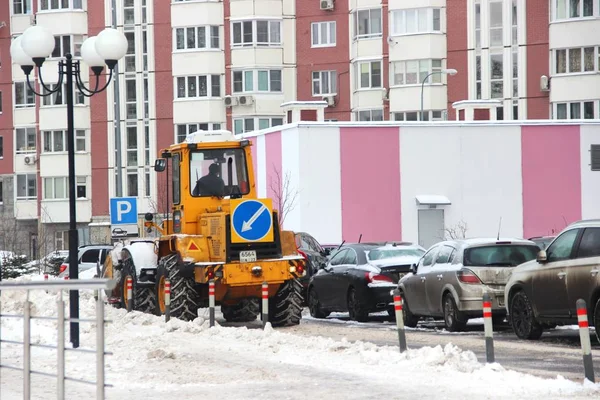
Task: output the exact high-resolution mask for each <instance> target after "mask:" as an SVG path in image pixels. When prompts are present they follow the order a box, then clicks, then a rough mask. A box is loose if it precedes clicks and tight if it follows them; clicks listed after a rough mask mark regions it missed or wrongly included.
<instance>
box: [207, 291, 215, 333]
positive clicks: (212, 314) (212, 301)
mask: <svg viewBox="0 0 600 400" xmlns="http://www.w3.org/2000/svg"><path fill="white" fill-rule="evenodd" d="M208 312H209V316H210V326H215V281H214V280H212V279H211V280H210V281H208Z"/></svg>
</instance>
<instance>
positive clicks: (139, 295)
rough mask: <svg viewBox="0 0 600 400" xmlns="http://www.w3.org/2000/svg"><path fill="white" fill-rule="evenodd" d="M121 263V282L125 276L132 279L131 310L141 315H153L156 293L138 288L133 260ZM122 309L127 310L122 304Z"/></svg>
mask: <svg viewBox="0 0 600 400" xmlns="http://www.w3.org/2000/svg"><path fill="white" fill-rule="evenodd" d="M122 263H123V270H122V273H121V277H122V278H121V280H124V279H125V277H126V276H127V275H131V277H132V279H133V309H134V310H135V311H140V312H143V313H154V307H155V303H156V293H155V292H154V290H153V288H147V287H140V286H138V284H137V272H136V270H135V265H134V263H133V259H131V258H126V259H125V260H123V261H122ZM123 286H124V285H123ZM123 286H121V287H123ZM124 308H127V304H124Z"/></svg>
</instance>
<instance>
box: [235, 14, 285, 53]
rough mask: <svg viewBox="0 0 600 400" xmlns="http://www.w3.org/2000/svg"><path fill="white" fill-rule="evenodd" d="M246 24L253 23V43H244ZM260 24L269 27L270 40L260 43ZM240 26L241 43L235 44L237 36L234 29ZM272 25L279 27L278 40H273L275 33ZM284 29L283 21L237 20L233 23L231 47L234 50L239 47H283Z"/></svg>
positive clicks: (262, 19)
mask: <svg viewBox="0 0 600 400" xmlns="http://www.w3.org/2000/svg"><path fill="white" fill-rule="evenodd" d="M244 22H252V41H251V42H244ZM258 22H267V27H268V37H269V38H268V40H267V41H266V42H259V41H258V29H257V24H258ZM237 24H240V32H241V37H240V39H241V41H240V42H239V43H236V42H235V36H234V34H233V32H234V29H235V25H237ZM271 25H274V26H277V27H278V28H277V29H278V32H279V33H278V34H277V35H276V36H278V38H276V39H278V40H272V39H273V38H272V35H273V33H274V32H273V31H272V28H271ZM282 28H283V24H282V20H281V19H264V18H261V19H252V20H248V19H246V20H235V21H231V33H230V37H231V41H230V43H231V47H232V48H239V47H281V46H282V43H283V40H282V37H281V36H282Z"/></svg>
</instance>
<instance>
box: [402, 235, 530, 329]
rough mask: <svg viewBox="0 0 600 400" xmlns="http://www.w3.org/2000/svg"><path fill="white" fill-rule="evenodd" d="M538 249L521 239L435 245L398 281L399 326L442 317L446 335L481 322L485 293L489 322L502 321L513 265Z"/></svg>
mask: <svg viewBox="0 0 600 400" xmlns="http://www.w3.org/2000/svg"><path fill="white" fill-rule="evenodd" d="M538 251H539V248H538V247H537V245H536V244H535V243H533V242H531V241H529V240H523V239H501V240H499V239H488V238H476V239H461V240H449V241H443V242H440V243H437V244H435V245H433V246H432V247H430V248H429V250H428V251H427V253H426V254H425V255H424V256H423V257H422V258H421V259H420V260H419V261H418V263H417V264H416V265H415V266H413V268H412V273H411V274H408V275H406V276H405V277H403V278H402V279H401V280H400V282H399V283H398V290H400V292H401V295H402V297H403V299H404V307H403V312H404V324H405V325H406V326H409V327H415V326H417V323H418V321H419V319H420V318H421V317H433V318H434V319H437V318H443V319H444V323H445V326H446V329H448V330H449V331H452V332H454V331H461V330H464V329H465V327H466V325H467V322H468V320H469V319H470V318H481V316H482V301H483V294H484V292H488V293H489V294H490V296H491V297H492V314H493V316H494V317H493V318H494V321H495V322H496V323H499V322H501V321H503V320H504V317H505V316H506V310H505V308H504V305H505V304H504V285H505V284H506V282H507V281H508V279H509V277H510V274H511V271H512V270H513V267H516V266H517V265H519V264H521V263H524V262H526V261H529V260H533V259H535V257H536V254H537V252H538Z"/></svg>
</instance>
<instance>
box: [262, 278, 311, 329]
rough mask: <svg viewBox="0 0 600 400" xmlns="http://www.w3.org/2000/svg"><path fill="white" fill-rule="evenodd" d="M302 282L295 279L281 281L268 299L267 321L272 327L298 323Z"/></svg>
mask: <svg viewBox="0 0 600 400" xmlns="http://www.w3.org/2000/svg"><path fill="white" fill-rule="evenodd" d="M302 301H303V299H302V284H301V283H300V282H299V281H298V280H297V279H290V280H289V281H287V282H285V283H283V284H282V285H281V286H280V287H279V290H278V291H277V294H276V295H275V296H274V297H272V298H270V299H269V322H270V323H271V326H273V327H280V326H289V325H298V324H299V323H300V319H301V318H302Z"/></svg>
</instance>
